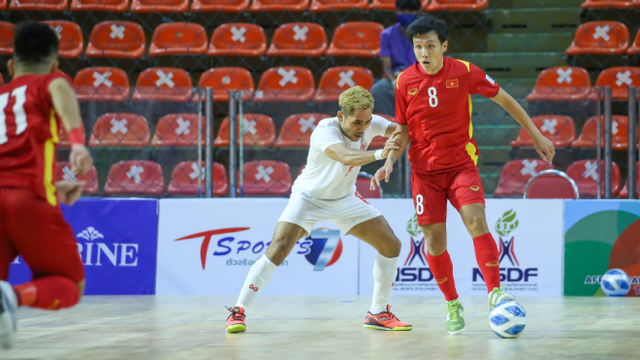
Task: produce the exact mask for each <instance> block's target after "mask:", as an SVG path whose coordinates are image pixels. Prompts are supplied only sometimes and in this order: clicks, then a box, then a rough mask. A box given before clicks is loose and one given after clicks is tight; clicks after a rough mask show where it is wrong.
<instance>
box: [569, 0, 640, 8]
mask: <svg viewBox="0 0 640 360" xmlns="http://www.w3.org/2000/svg"><path fill="white" fill-rule="evenodd" d="M580 6H581V7H582V8H583V9H633V8H637V9H640V0H586V1H585V2H583V3H582V5H580Z"/></svg>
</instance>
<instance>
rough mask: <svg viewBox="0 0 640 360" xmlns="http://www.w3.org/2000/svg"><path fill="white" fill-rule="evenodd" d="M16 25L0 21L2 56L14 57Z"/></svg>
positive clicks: (0, 52)
mask: <svg viewBox="0 0 640 360" xmlns="http://www.w3.org/2000/svg"><path fill="white" fill-rule="evenodd" d="M14 35H15V25H13V24H12V23H10V22H5V21H0V55H13V36H14Z"/></svg>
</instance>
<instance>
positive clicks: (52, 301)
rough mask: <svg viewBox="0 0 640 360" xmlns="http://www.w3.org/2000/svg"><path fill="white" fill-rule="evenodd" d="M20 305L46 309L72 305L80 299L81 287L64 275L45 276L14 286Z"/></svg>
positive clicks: (57, 308)
mask: <svg viewBox="0 0 640 360" xmlns="http://www.w3.org/2000/svg"><path fill="white" fill-rule="evenodd" d="M13 290H14V291H15V292H16V297H17V298H18V305H19V306H31V307H36V308H40V309H45V310H59V309H63V308H68V307H72V306H73V305H75V304H77V303H78V300H79V299H80V289H78V285H77V284H76V283H74V282H73V281H71V280H69V279H67V278H66V277H63V276H58V275H53V276H45V277H42V278H39V279H37V280H34V281H31V282H28V283H24V284H20V285H16V286H14V287H13Z"/></svg>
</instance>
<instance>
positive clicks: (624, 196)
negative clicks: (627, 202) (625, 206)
mask: <svg viewBox="0 0 640 360" xmlns="http://www.w3.org/2000/svg"><path fill="white" fill-rule="evenodd" d="M638 170H640V169H639V168H638V163H636V194H635V195H636V196H635V197H636V198H638V194H640V187H639V186H638V184H640V176H639V175H638ZM620 198H621V199H627V198H629V179H628V178H627V181H625V183H624V187H623V188H622V190H620Z"/></svg>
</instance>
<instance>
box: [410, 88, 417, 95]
mask: <svg viewBox="0 0 640 360" xmlns="http://www.w3.org/2000/svg"><path fill="white" fill-rule="evenodd" d="M417 93H418V88H413V89H411V90H409V91H407V94H409V95H411V96H414V95H415V94H417Z"/></svg>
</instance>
